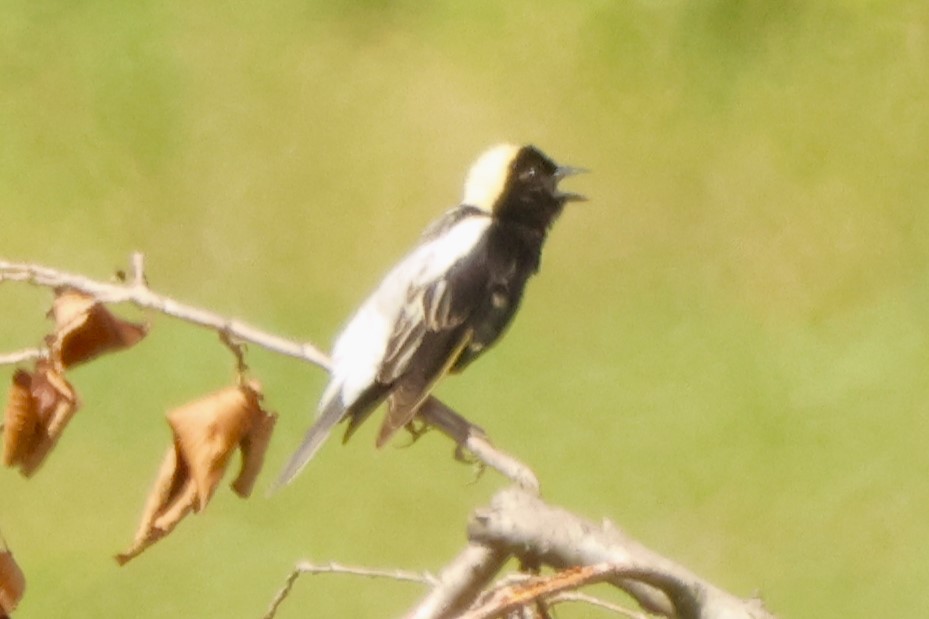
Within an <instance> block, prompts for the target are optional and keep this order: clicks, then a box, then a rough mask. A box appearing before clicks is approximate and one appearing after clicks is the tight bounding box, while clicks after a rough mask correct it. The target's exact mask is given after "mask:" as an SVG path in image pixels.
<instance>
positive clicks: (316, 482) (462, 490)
mask: <svg viewBox="0 0 929 619" xmlns="http://www.w3.org/2000/svg"><path fill="white" fill-rule="evenodd" d="M504 140H506V141H520V142H532V143H535V144H537V145H539V146H540V147H541V148H543V150H545V151H547V152H548V153H549V154H550V155H552V156H553V157H554V158H556V159H557V160H559V161H563V162H565V163H570V164H575V165H583V166H586V167H589V168H591V169H593V170H594V174H591V175H589V176H586V177H583V178H578V179H576V180H572V183H571V188H572V189H575V190H577V191H582V192H584V193H586V194H588V195H589V196H590V197H591V202H589V203H587V204H584V205H578V206H574V207H571V208H570V210H569V211H568V212H567V213H566V214H565V215H564V216H563V218H562V219H561V221H559V223H558V225H557V226H556V228H555V230H554V231H553V234H552V236H551V239H550V242H549V244H548V247H547V250H546V254H545V256H544V264H543V270H542V273H541V275H540V276H539V277H538V278H537V279H536V280H534V281H533V282H532V284H531V285H530V289H529V292H528V296H527V299H526V302H525V305H524V307H523V311H522V313H521V316H520V318H519V319H518V320H517V321H516V323H515V326H514V328H513V329H512V330H511V332H510V334H509V336H508V337H507V339H506V340H505V341H504V342H503V344H501V345H500V346H499V347H498V348H497V349H496V350H495V351H494V352H493V353H492V354H490V355H488V356H487V357H486V358H485V359H483V360H482V361H481V362H480V363H478V364H476V365H475V366H473V367H472V368H471V369H470V370H469V371H468V372H467V373H466V374H465V375H464V376H462V377H460V378H454V379H450V380H448V381H446V382H445V383H444V384H443V385H442V387H441V388H440V390H439V393H440V395H441V396H442V397H443V399H445V400H447V401H448V402H449V403H450V404H452V405H453V406H455V407H456V408H457V409H459V410H461V411H462V412H464V413H466V414H468V415H469V416H470V417H471V418H472V419H473V420H474V421H475V422H477V423H479V424H481V425H482V426H484V427H485V428H486V429H487V430H488V431H489V432H490V434H491V436H492V437H493V438H494V439H495V441H496V442H497V443H498V444H499V445H501V446H502V447H504V448H506V449H508V450H509V451H511V452H513V453H515V454H517V455H518V456H519V457H521V458H522V459H523V460H525V461H526V462H527V463H529V464H531V465H532V466H533V467H534V469H535V470H536V472H537V473H538V475H539V477H540V479H541V480H542V484H543V491H544V495H545V497H546V498H547V499H549V500H550V501H552V502H555V503H558V504H562V505H565V506H568V507H570V508H572V509H574V510H576V511H578V512H580V513H582V514H586V515H588V516H590V517H592V518H595V519H599V518H600V517H602V516H608V517H610V518H612V519H613V520H615V521H617V522H618V523H619V524H620V525H621V526H622V527H624V528H625V529H626V530H627V531H628V532H629V533H631V534H632V535H634V536H636V537H638V538H640V539H641V540H643V541H644V542H646V543H647V544H649V545H651V546H653V547H654V548H656V549H658V550H660V551H662V552H664V553H666V554H668V555H670V556H672V557H675V558H676V559H678V560H680V561H681V562H683V563H685V564H686V565H688V566H690V567H692V568H693V569H694V570H695V571H697V572H698V573H700V574H702V575H704V576H705V577H707V578H709V579H710V580H712V581H714V582H716V583H717V584H719V585H720V586H722V587H724V588H727V589H729V590H731V591H733V592H736V593H739V594H741V595H750V594H751V593H753V592H754V591H756V590H759V591H760V592H761V593H762V595H763V596H764V598H765V599H766V600H767V602H768V604H769V606H770V607H771V608H772V609H773V610H774V611H776V612H778V613H779V614H780V615H781V616H783V617H818V618H821V617H843V618H844V617H870V616H888V617H907V616H919V615H921V614H923V613H924V612H925V608H926V596H925V583H926V582H927V581H929V553H927V549H929V527H927V525H926V523H927V516H929V484H927V479H926V473H927V470H929V450H927V448H926V443H927V437H929V418H927V414H926V413H927V412H929V204H927V196H929V148H927V144H929V4H926V3H925V2H921V1H917V0H911V1H900V2H892V1H890V2H868V1H863V0H859V1H841V2H840V1H837V0H832V1H830V0H824V1H822V2H816V3H806V2H794V1H786V0H783V1H771V0H742V1H737V0H726V1H698V2H687V1H684V0H678V1H660V0H652V1H648V2H646V1H640V2H610V1H607V0H600V1H592V2H573V3H568V2H550V1H545V0H533V1H531V2H529V1H513V2H506V3H497V2H487V1H477V2H469V3H459V2H454V1H452V0H447V1H440V2H432V3H428V4H427V3H419V2H386V1H383V0H380V1H377V0H372V1H368V2H296V1H292V0H284V1H282V2H276V3H249V2H241V1H233V2H212V1H207V2H196V3H186V2H176V1H168V2H164V1H158V2H155V1H147V0H140V1H137V2H132V3H112V2H104V1H102V0H84V1H73V0H69V1H68V2H49V1H35V0H4V1H3V2H2V8H0V256H4V257H6V258H9V259H16V260H31V261H36V262H40V263H43V264H48V265H51V266H57V267H60V268H64V269H67V270H71V271H78V272H83V273H86V274H88V275H93V276H96V277H100V278H106V277H108V276H109V275H110V274H111V273H113V272H114V271H115V270H116V269H117V268H124V267H125V265H126V264H127V260H128V255H129V253H130V252H131V251H133V250H140V251H143V252H145V254H146V256H147V260H148V275H149V279H150V282H151V284H152V285H153V287H155V288H156V289H157V290H159V291H162V292H165V293H168V294H171V295H174V296H175V297H177V298H178V299H181V300H184V301H187V302H190V303H193V304H195V305H200V306H204V307H207V308H211V309H213V310H216V311H218V312H222V313H225V314H228V315H230V316H236V317H239V318H242V319H245V320H247V321H249V322H251V323H254V324H256V325H259V326H262V327H264V328H266V329H269V330H272V331H275V332H278V333H280V334H283V335H289V336H293V337H296V338H302V339H310V340H313V341H316V342H318V343H320V344H321V345H323V346H328V344H329V343H330V342H331V340H332V337H333V335H334V334H335V333H336V332H337V330H338V328H339V326H340V325H341V324H342V323H343V321H344V320H345V318H346V317H347V316H348V314H349V313H350V312H351V310H352V309H353V308H354V306H355V305H357V304H358V303H359V302H360V301H361V299H362V298H363V297H364V296H365V294H366V293H367V292H368V291H369V290H370V288H371V287H372V286H373V285H374V284H375V283H376V282H377V281H378V279H379V278H380V276H381V275H382V274H383V273H384V271H385V269H386V268H387V267H388V265H389V264H390V263H392V262H393V261H395V260H396V259H398V258H399V257H400V256H401V255H403V253H404V252H405V251H406V250H407V249H408V248H409V247H410V245H411V244H412V243H413V242H414V241H415V239H416V238H417V236H418V234H419V232H420V230H421V229H422V228H423V227H424V226H425V225H426V224H427V223H428V222H429V221H430V220H431V219H432V218H433V217H435V216H436V215H437V214H438V213H439V212H441V211H442V210H444V209H445V208H447V207H448V206H451V205H453V204H454V203H456V201H457V200H458V199H459V196H460V187H461V183H462V181H463V179H464V175H465V172H466V170H467V167H468V165H469V164H470V162H471V160H472V159H473V158H474V157H475V156H476V155H477V154H478V153H479V152H480V151H482V150H483V149H484V148H486V147H488V146H489V145H492V144H494V143H496V142H499V141H504ZM48 303H49V296H48V294H47V292H46V291H42V290H36V289H32V288H28V287H25V286H21V285H17V284H3V285H2V294H0V316H2V317H3V319H2V322H0V352H5V351H11V350H15V349H18V348H22V347H25V346H30V345H34V344H36V343H37V342H38V341H39V340H40V338H41V335H42V333H43V332H44V330H45V329H46V328H47V327H46V324H45V321H44V320H43V318H42V315H43V313H44V311H45V309H46V308H47V306H48ZM124 313H125V314H126V315H127V316H130V317H134V318H139V317H141V314H140V313H139V312H137V311H134V310H132V309H128V310H127V311H126V312H124ZM147 318H148V319H150V320H151V321H152V322H153V323H154V330H153V332H152V334H151V335H150V337H149V338H148V339H147V340H146V341H145V342H144V343H143V345H141V346H139V347H138V348H136V349H134V350H132V351H130V352H127V353H124V354H120V355H118V356H111V357H107V358H103V359H101V360H99V361H98V362H96V363H93V364H91V365H89V366H86V367H82V368H79V369H77V370H75V371H74V372H73V374H72V376H71V378H72V381H73V383H74V384H75V385H76V387H77V388H78V389H79V391H80V393H81V395H82V397H83V399H84V403H85V404H84V407H83V409H82V410H81V411H80V412H79V413H78V416H77V417H76V418H75V419H74V420H73V422H72V424H71V426H70V427H69V428H68V431H67V433H66V434H65V437H64V439H63V440H62V442H61V444H60V446H59V449H58V450H57V451H56V452H55V453H54V454H53V456H52V457H51V459H50V461H49V462H48V463H47V464H46V466H45V468H44V469H43V470H42V471H41V472H40V474H38V475H37V476H36V477H35V478H34V479H33V480H32V481H30V482H28V483H26V482H25V481H24V480H23V479H21V478H20V477H19V476H18V474H16V473H15V472H13V471H9V470H4V471H0V530H2V533H3V535H4V536H5V537H6V539H7V541H8V542H9V544H10V546H11V547H12V548H13V550H14V552H15V554H16V557H17V559H18V560H19V562H20V563H21V565H22V567H23V569H24V570H25V572H26V574H27V577H28V579H29V588H28V591H27V594H26V597H25V599H24V600H23V603H22V605H21V607H20V611H19V612H17V613H16V618H17V619H35V618H46V617H129V616H132V617H137V618H140V619H143V618H148V617H166V616H188V617H257V616H260V615H261V614H262V613H263V612H264V611H265V609H266V608H267V605H268V603H269V602H270V600H271V598H272V596H273V594H274V593H275V591H276V590H277V589H278V587H279V586H280V585H281V583H282V581H283V578H284V576H285V575H286V574H287V572H288V571H289V570H290V568H291V566H292V565H293V564H294V562H295V561H296V560H298V559H300V558H309V559H312V560H316V561H319V562H325V561H328V560H336V561H342V562H345V563H351V564H364V565H373V566H395V567H403V568H408V569H430V570H435V569H438V568H440V566H442V565H443V564H444V563H445V562H446V561H447V560H449V559H450V558H451V557H452V556H453V555H454V553H455V552H456V551H457V550H458V549H459V548H460V547H461V545H462V543H463V541H464V539H465V533H464V525H465V521H466V517H467V515H468V513H469V511H470V510H471V509H472V508H474V507H476V506H479V505H482V504H483V503H484V502H485V501H486V500H487V499H488V497H489V496H490V495H491V494H492V493H493V492H494V490H496V489H497V488H499V487H501V486H502V485H503V482H502V481H501V480H500V479H499V478H498V477H497V476H496V475H494V474H492V473H488V474H486V475H485V476H484V477H483V478H481V479H480V480H479V481H478V482H477V483H471V482H472V471H471V469H470V468H469V467H467V466H463V465H460V464H458V463H455V462H454V461H453V460H452V459H451V452H452V447H451V445H450V444H449V442H448V441H447V440H446V439H444V438H443V437H441V436H438V435H429V436H427V437H426V438H424V439H423V440H422V441H420V442H419V443H418V444H417V445H416V446H415V447H414V448H411V449H396V448H394V447H393V446H392V447H388V448H387V449H385V450H383V451H380V452H378V451H375V450H374V449H373V447H372V444H373V433H374V429H375V428H374V426H375V425H376V424H369V426H368V427H366V428H364V430H363V431H362V432H360V433H359V435H358V437H357V438H356V439H355V440H353V441H352V442H351V443H350V444H349V445H348V446H347V447H345V448H342V447H340V446H339V445H338V444H337V441H333V442H332V443H331V444H329V445H327V447H326V449H324V451H323V452H322V453H321V454H320V456H319V457H318V458H317V460H316V461H314V463H313V465H312V466H311V467H310V468H309V469H308V470H307V471H306V472H305V474H304V475H303V476H302V477H301V478H300V479H299V480H298V481H297V482H296V483H295V484H294V485H293V486H292V487H290V488H288V489H287V490H286V491H285V492H282V493H280V494H279V495H277V496H275V497H274V498H273V499H272V500H267V499H266V498H264V496H263V494H264V492H263V489H264V487H266V485H267V483H268V482H269V480H270V479H271V478H272V476H273V475H274V474H275V473H276V472H277V471H278V470H280V467H281V466H282V465H283V462H284V460H285V459H286V458H287V456H288V455H289V453H290V452H291V450H292V449H293V448H294V447H295V446H296V444H297V443H298V441H299V438H300V436H301V435H302V432H303V431H304V429H305V428H306V427H307V425H308V423H309V420H310V415H311V411H312V409H313V408H314V406H315V402H316V400H317V398H318V396H319V392H320V390H321V388H322V386H323V384H324V379H325V376H324V375H323V374H322V373H321V372H320V371H318V370H316V369H314V368H312V367H309V366H305V365H301V364H299V363H297V362H294V361H290V360H287V359H283V358H277V357H275V356H273V355H271V354H268V353H265V352H263V351H261V350H252V352H251V355H250V361H251V365H252V367H253V370H254V374H255V376H256V377H257V378H259V379H260V380H261V381H262V382H263V384H264V385H265V389H266V393H267V403H268V406H269V407H270V408H272V409H275V410H277V411H279V412H280V415H281V417H280V421H279V424H278V429H277V432H276V435H275V439H274V441H273V443H272V446H271V450H270V453H269V456H268V461H267V464H266V471H265V473H264V474H263V476H262V480H261V484H260V489H259V491H258V492H257V493H256V496H255V497H253V499H252V500H250V501H247V502H245V501H241V500H239V499H237V498H235V497H234V496H233V495H232V493H231V492H229V491H228V490H226V489H225V488H223V489H221V490H220V491H219V492H218V493H217V496H216V498H215V499H214V501H213V503H212V504H211V506H210V508H209V509H208V510H207V511H206V512H205V513H203V514H201V515H198V516H196V517H193V518H189V519H188V520H187V521H185V522H184V523H182V524H181V525H180V527H179V528H178V529H177V530H176V531H175V533H174V534H173V535H172V536H171V537H170V538H168V539H166V540H164V541H163V542H161V543H159V544H157V545H156V546H155V547H153V548H152V549H151V550H150V551H149V552H148V553H146V554H145V555H143V556H142V557H141V558H139V559H137V560H136V561H135V562H133V563H131V564H129V565H128V566H127V567H125V568H122V569H120V568H117V567H116V564H115V562H114V561H113V560H112V559H111V555H113V554H114V553H116V552H118V551H120V550H122V549H123V548H125V547H126V546H128V544H129V542H130V540H131V537H132V535H133V533H134V531H135V527H136V524H137V519H138V517H139V514H140V511H141V509H142V504H143V501H144V498H145V496H146V494H147V492H148V490H149V486H150V484H151V482H152V480H153V478H154V475H155V471H156V470H157V467H158V465H159V463H160V461H161V457H162V454H163V451H164V449H165V448H166V446H167V444H168V441H169V433H168V430H167V426H166V424H165V422H164V418H163V412H164V411H165V410H167V409H169V408H171V407H174V406H177V405H180V404H182V403H183V402H185V401H186V400H188V399H191V398H193V397H196V396H198V395H200V394H202V393H204V392H206V391H209V390H212V389H216V388H218V387H220V386H222V385H224V384H226V382H227V381H229V380H230V377H231V375H232V361H231V359H230V357H229V355H228V354H227V353H226V352H225V351H224V350H223V349H222V348H221V347H220V346H219V345H218V344H217V343H216V341H215V340H216V338H215V336H213V335H211V334H209V333H204V332H200V331H198V330H195V329H193V328H189V327H186V326H184V325H179V324H177V323H175V322H173V321H171V320H168V319H165V318H163V317H159V316H148V317H147ZM11 373H12V369H11V368H5V369H2V375H3V377H4V378H3V380H4V381H6V380H8V378H5V377H8V376H9V374H11ZM403 442H404V441H403V440H402V439H401V440H400V441H397V442H396V443H397V444H402V443H403ZM421 593H422V591H421V589H419V588H417V587H416V586H412V585H404V584H396V583H389V582H369V581H359V580H355V579H351V578H347V577H332V576H319V577H315V578H309V577H307V578H305V579H304V580H301V581H299V582H298V584H297V586H296V589H295V591H294V594H293V596H292V598H291V599H290V600H289V602H288V603H287V604H286V605H285V607H284V608H283V610H282V611H281V613H280V615H279V616H280V617H282V618H288V617H301V616H308V615H312V616H340V617H385V616H395V615H399V614H400V613H402V612H403V610H404V609H406V608H407V607H408V606H409V605H410V604H411V603H412V602H413V601H414V600H415V599H417V597H418V596H419V595H420V594H421ZM594 612H595V611H592V610H590V609H580V610H578V609H571V610H565V611H563V612H562V613H560V614H559V616H561V617H580V616H591V615H592V613H594Z"/></svg>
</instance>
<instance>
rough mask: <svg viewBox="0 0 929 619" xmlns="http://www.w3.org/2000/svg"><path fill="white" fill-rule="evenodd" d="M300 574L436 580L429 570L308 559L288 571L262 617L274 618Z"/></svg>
mask: <svg viewBox="0 0 929 619" xmlns="http://www.w3.org/2000/svg"><path fill="white" fill-rule="evenodd" d="M302 574H310V575H314V576H315V575H318V574H348V575H350V576H361V577H364V578H386V579H389V580H395V581H397V582H415V583H420V584H423V585H434V584H435V583H436V582H437V579H436V577H435V576H433V575H432V574H430V573H429V572H411V571H407V570H397V569H374V568H368V567H353V566H348V565H342V564H340V563H332V562H330V563H326V564H324V565H316V564H315V563H310V562H309V561H300V562H299V563H297V565H295V566H294V569H293V570H292V571H291V572H290V574H288V575H287V579H286V580H285V581H284V586H283V587H281V589H280V590H279V591H278V592H277V594H276V595H275V596H274V599H273V600H272V601H271V605H270V606H269V607H268V612H267V613H265V615H264V616H263V617H262V619H273V618H274V616H275V615H276V614H277V611H278V609H279V608H280V606H281V604H282V603H283V602H284V600H286V599H287V596H289V595H290V592H291V590H292V589H293V587H294V584H295V583H296V582H297V579H298V578H299V577H300V576H301V575H302Z"/></svg>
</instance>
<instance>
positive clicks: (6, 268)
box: [0, 252, 539, 492]
mask: <svg viewBox="0 0 929 619" xmlns="http://www.w3.org/2000/svg"><path fill="white" fill-rule="evenodd" d="M131 263H132V265H131V266H132V269H131V277H129V278H126V277H123V278H122V280H123V281H116V282H104V281H98V280H94V279H91V278H89V277H85V276H83V275H77V274H74V273H67V272H64V271H59V270H57V269H52V268H49V267H45V266H41V265H37V264H30V263H23V262H11V261H8V260H2V259H0V283H2V282H4V281H13V282H25V283H29V284H32V285H35V286H41V287H46V288H53V289H54V288H59V287H67V288H72V289H74V290H78V291H80V292H83V293H86V294H89V295H92V296H93V297H94V298H96V299H97V300H98V301H100V302H102V303H129V304H131V305H134V306H136V307H138V308H140V309H144V310H151V311H156V312H159V313H161V314H165V315H166V316H171V317H172V318H176V319H178V320H182V321H184V322H188V323H190V324H194V325H198V326H201V327H205V328H207V329H211V330H213V331H216V332H217V333H219V334H220V335H221V336H222V337H224V338H225V339H224V342H227V343H228V344H227V345H229V346H230V348H232V349H233V350H234V345H233V344H232V340H235V341H236V342H247V343H250V344H254V345H256V346H260V347H261V348H264V349H266V350H269V351H271V352H275V353H278V354H281V355H285V356H288V357H293V358H296V359H299V360H301V361H307V362H309V363H312V364H313V365H316V366H317V367H320V368H322V369H324V370H326V371H328V370H329V365H330V360H329V356H328V355H326V353H324V352H323V351H321V350H320V349H318V348H317V347H316V346H314V345H313V344H312V343H309V342H303V343H300V342H296V341H294V340H290V339H287V338H284V337H281V336H279V335H275V334H273V333H269V332H267V331H262V330H261V329H258V328H257V327H253V326H251V325H249V324H247V323H244V322H242V321H239V320H232V319H230V318H226V317H225V316H220V315H219V314H215V313H213V312H210V311H207V310H205V309H201V308H199V307H194V306H192V305H187V304H185V303H181V302H179V301H176V300H174V299H173V298H171V297H168V296H165V295H161V294H158V293H156V292H154V291H152V290H151V289H150V288H149V286H148V282H147V279H146V277H145V271H144V257H143V255H142V254H141V253H138V252H136V253H134V254H133V255H132V259H131ZM127 279H128V281H126V280H127ZM46 354H47V351H45V350H43V349H40V348H36V349H29V350H23V351H19V352H15V353H10V354H7V355H2V356H0V365H12V364H16V363H21V362H24V361H29V360H34V359H36V358H39V357H42V356H45V355H46ZM238 359H239V361H240V369H241V367H242V365H243V364H244V362H243V361H242V359H241V357H238ZM419 415H420V417H421V418H422V419H423V420H424V421H426V423H428V424H429V425H431V426H434V427H435V428H436V429H438V430H439V431H441V432H442V433H443V434H445V435H446V436H449V437H450V438H452V440H454V441H455V442H456V444H457V445H458V448H459V450H461V449H464V450H466V451H468V452H470V453H471V454H473V455H474V456H475V457H476V458H477V459H478V460H480V461H481V462H482V463H483V464H485V465H487V466H489V467H491V468H493V469H495V470H496V471H498V472H500V473H501V474H502V475H504V476H506V477H507V478H509V479H511V480H512V481H514V482H516V483H517V484H519V485H520V486H522V487H524V488H527V489H528V490H530V491H533V492H538V488H539V482H538V479H536V476H535V474H534V473H533V472H532V471H531V470H530V469H529V467H527V466H526V465H525V464H522V463H521V462H519V461H518V460H516V459H515V458H513V457H512V456H510V455H508V454H506V453H503V452H501V451H500V450H498V449H496V448H495V447H494V446H493V445H491V444H490V441H489V440H488V439H487V437H486V435H485V434H484V432H483V431H482V430H481V429H480V428H478V427H477V426H475V425H473V424H471V423H470V422H468V421H467V420H466V419H465V418H464V417H462V416H461V415H459V414H458V413H456V412H455V411H453V410H452V409H451V408H449V407H448V406H446V405H444V404H442V403H441V402H439V401H438V400H436V399H435V398H430V399H429V400H428V401H427V403H426V404H425V405H423V407H422V409H421V410H420V413H419Z"/></svg>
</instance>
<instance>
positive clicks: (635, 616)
mask: <svg viewBox="0 0 929 619" xmlns="http://www.w3.org/2000/svg"><path fill="white" fill-rule="evenodd" d="M548 603H549V605H550V606H555V605H556V604H565V603H574V604H587V605H588V606H594V607H596V608H602V609H603V610H606V611H609V612H611V613H615V614H617V615H621V616H623V617H628V619H649V617H653V616H654V615H647V614H646V613H641V612H638V611H635V610H630V609H628V608H625V607H623V606H620V605H619V604H613V603H611V602H607V601H606V600H601V599H600V598H598V597H595V596H593V595H588V594H586V593H581V592H580V591H563V592H561V593H559V594H557V595H553V596H552V597H550V598H549V599H548Z"/></svg>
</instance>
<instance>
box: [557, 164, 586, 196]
mask: <svg viewBox="0 0 929 619" xmlns="http://www.w3.org/2000/svg"><path fill="white" fill-rule="evenodd" d="M587 172H590V170H588V169H587V168H578V167H575V166H568V165H562V166H558V167H557V168H555V182H558V181H560V180H561V179H563V178H567V177H568V176H574V175H576V174H586V173H587ZM555 197H556V198H558V199H559V200H562V201H564V202H586V201H587V196H583V195H581V194H579V193H572V192H570V191H555Z"/></svg>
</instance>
